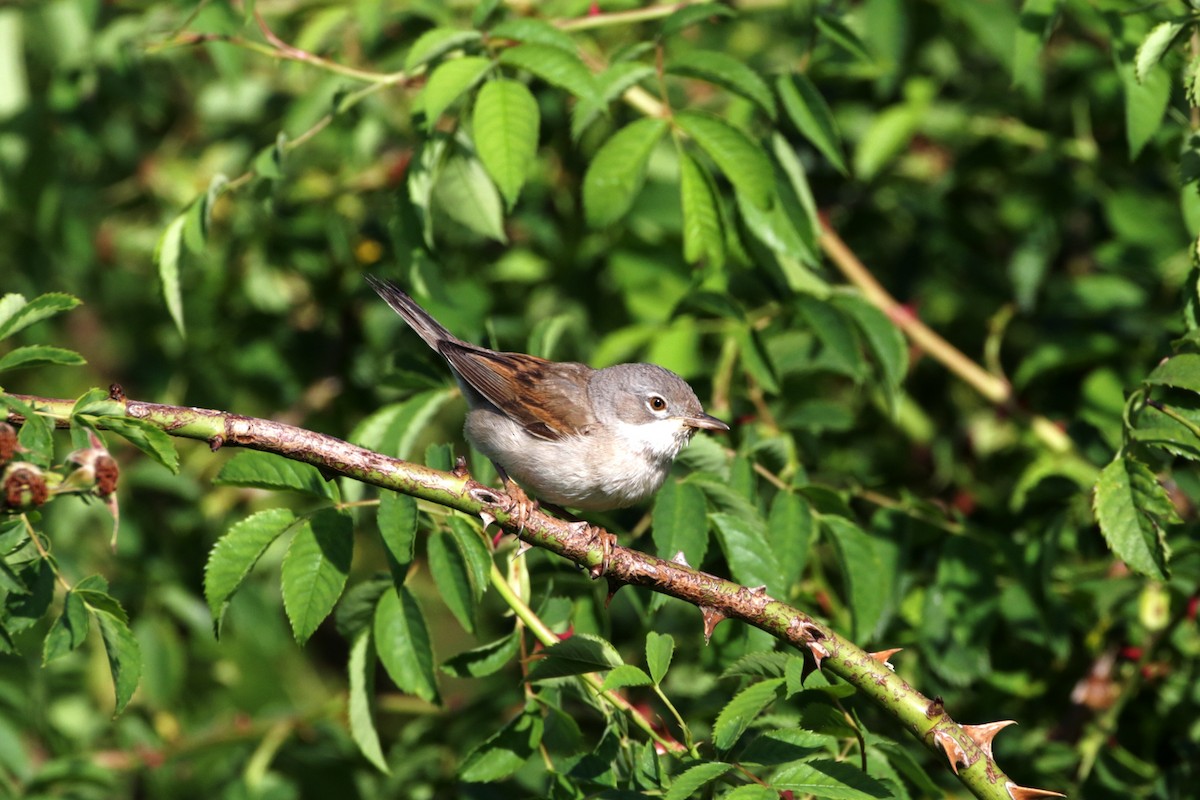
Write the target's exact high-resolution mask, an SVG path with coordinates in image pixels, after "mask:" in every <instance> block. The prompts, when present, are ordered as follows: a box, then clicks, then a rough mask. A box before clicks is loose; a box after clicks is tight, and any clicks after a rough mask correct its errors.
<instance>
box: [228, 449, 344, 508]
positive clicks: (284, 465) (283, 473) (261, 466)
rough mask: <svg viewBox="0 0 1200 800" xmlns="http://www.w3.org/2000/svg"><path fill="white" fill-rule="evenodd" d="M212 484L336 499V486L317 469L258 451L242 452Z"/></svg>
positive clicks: (231, 460)
mask: <svg viewBox="0 0 1200 800" xmlns="http://www.w3.org/2000/svg"><path fill="white" fill-rule="evenodd" d="M213 483H215V484H216V485H218V486H249V487H251V488H253V489H271V490H273V491H283V490H292V491H296V492H305V493H307V494H311V495H313V496H315V497H321V498H325V499H329V500H336V499H337V486H336V485H335V484H333V483H331V482H329V481H326V480H325V479H324V478H322V477H321V473H320V471H318V470H317V468H316V467H314V466H312V465H311V464H302V463H300V462H299V461H292V460H291V459H288V458H284V457H283V456H277V455H275V454H274V453H260V452H259V451H257V450H243V451H242V452H240V453H238V454H237V455H235V456H234V457H233V458H232V459H230V460H229V461H228V462H227V463H226V464H225V466H223V467H221V471H220V472H218V473H217V477H216V478H214V479H213Z"/></svg>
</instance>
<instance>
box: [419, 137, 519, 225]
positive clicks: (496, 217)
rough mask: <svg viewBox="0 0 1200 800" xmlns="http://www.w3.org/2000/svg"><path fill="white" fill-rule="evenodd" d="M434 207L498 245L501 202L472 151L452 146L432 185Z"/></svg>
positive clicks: (501, 214) (502, 207)
mask: <svg viewBox="0 0 1200 800" xmlns="http://www.w3.org/2000/svg"><path fill="white" fill-rule="evenodd" d="M433 200H434V202H435V203H436V204H437V209H438V211H440V212H441V213H443V214H445V215H446V216H447V217H448V218H450V219H452V220H454V221H455V222H457V223H458V224H459V225H462V226H463V227H464V228H466V229H467V230H469V231H472V232H474V233H477V234H479V235H480V236H483V237H485V238H488V239H491V240H493V241H496V242H500V243H501V244H503V243H505V242H507V241H508V236H507V235H506V234H505V232H504V204H503V202H501V200H500V193H499V192H498V191H497V190H496V187H495V185H493V183H492V181H491V179H490V178H489V177H488V173H487V171H486V170H485V169H484V168H483V164H482V162H480V160H479V159H478V158H475V156H474V154H472V153H470V152H469V151H464V150H462V149H460V148H455V150H454V152H452V153H451V154H450V156H449V157H448V158H447V159H446V161H445V163H443V164H442V168H441V169H440V170H439V171H438V174H437V181H436V182H435V183H434V186H433Z"/></svg>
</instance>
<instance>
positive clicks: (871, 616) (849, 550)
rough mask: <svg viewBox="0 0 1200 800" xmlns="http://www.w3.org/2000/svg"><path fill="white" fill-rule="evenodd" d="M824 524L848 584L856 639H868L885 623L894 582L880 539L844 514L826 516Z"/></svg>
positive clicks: (893, 575)
mask: <svg viewBox="0 0 1200 800" xmlns="http://www.w3.org/2000/svg"><path fill="white" fill-rule="evenodd" d="M821 525H822V526H823V527H824V529H825V530H826V531H828V532H829V536H830V539H831V540H832V541H833V544H834V549H835V552H836V553H837V556H838V566H839V567H840V569H841V572H842V575H843V576H844V578H845V582H846V586H847V587H848V591H847V594H848V597H846V605H847V606H849V608H850V616H851V617H852V618H853V620H854V640H855V641H857V642H865V641H866V640H867V639H868V638H869V637H870V636H871V635H872V633H874V632H875V631H876V630H878V629H879V628H880V627H881V626H882V624H883V623H884V622H885V619H884V610H885V609H886V608H887V606H888V603H889V602H890V600H891V596H892V592H893V584H894V581H895V571H894V567H895V566H896V565H895V564H894V563H889V560H888V559H887V558H886V555H887V554H886V552H885V549H884V548H883V547H881V546H880V543H879V541H878V540H877V539H876V538H875V537H873V536H871V535H870V534H868V533H866V532H865V531H864V530H863V529H862V528H860V527H858V526H857V525H855V524H854V523H853V522H851V521H850V520H848V519H846V518H845V517H838V516H833V515H827V516H825V517H824V518H823V519H822V521H821Z"/></svg>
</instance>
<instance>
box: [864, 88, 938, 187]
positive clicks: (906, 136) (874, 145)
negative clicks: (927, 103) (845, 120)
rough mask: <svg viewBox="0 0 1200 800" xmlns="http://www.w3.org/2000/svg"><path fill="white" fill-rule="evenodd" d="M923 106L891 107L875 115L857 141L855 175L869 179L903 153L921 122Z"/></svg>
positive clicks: (905, 105)
mask: <svg viewBox="0 0 1200 800" xmlns="http://www.w3.org/2000/svg"><path fill="white" fill-rule="evenodd" d="M923 113H924V108H923V107H922V106H919V105H916V104H901V105H896V106H892V107H891V108H888V109H886V110H884V111H883V112H881V113H879V114H878V115H876V117H875V119H874V120H873V121H872V122H871V125H870V127H868V128H867V130H866V131H865V132H864V133H863V135H862V138H860V139H859V140H858V149H857V150H856V151H855V153H854V174H855V175H857V176H858V178H859V179H860V180H863V181H869V180H871V179H872V178H874V177H875V176H876V175H878V174H879V173H880V172H881V171H882V170H883V168H884V167H886V166H887V165H889V164H891V163H892V161H893V160H895V158H896V157H897V156H899V155H900V154H901V153H902V152H904V150H905V148H907V147H908V145H909V143H910V142H911V141H912V138H913V136H914V135H915V134H916V132H917V129H918V127H919V126H920V123H921V117H922V115H923Z"/></svg>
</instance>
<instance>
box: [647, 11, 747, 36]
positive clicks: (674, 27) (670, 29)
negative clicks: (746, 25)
mask: <svg viewBox="0 0 1200 800" xmlns="http://www.w3.org/2000/svg"><path fill="white" fill-rule="evenodd" d="M736 16H737V12H736V11H734V10H733V9H732V8H730V7H729V6H727V5H724V4H723V3H696V4H694V5H684V6H680V7H679V8H677V9H676V10H675V11H673V12H671V15H670V16H669V17H667V18H666V19H665V20H663V24H662V35H663V36H664V37H666V36H674V35H675V34H676V33H679V32H680V31H681V30H683V29H684V28H687V27H690V26H692V25H694V24H696V23H697V22H700V21H702V20H716V19H717V18H718V17H736Z"/></svg>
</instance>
